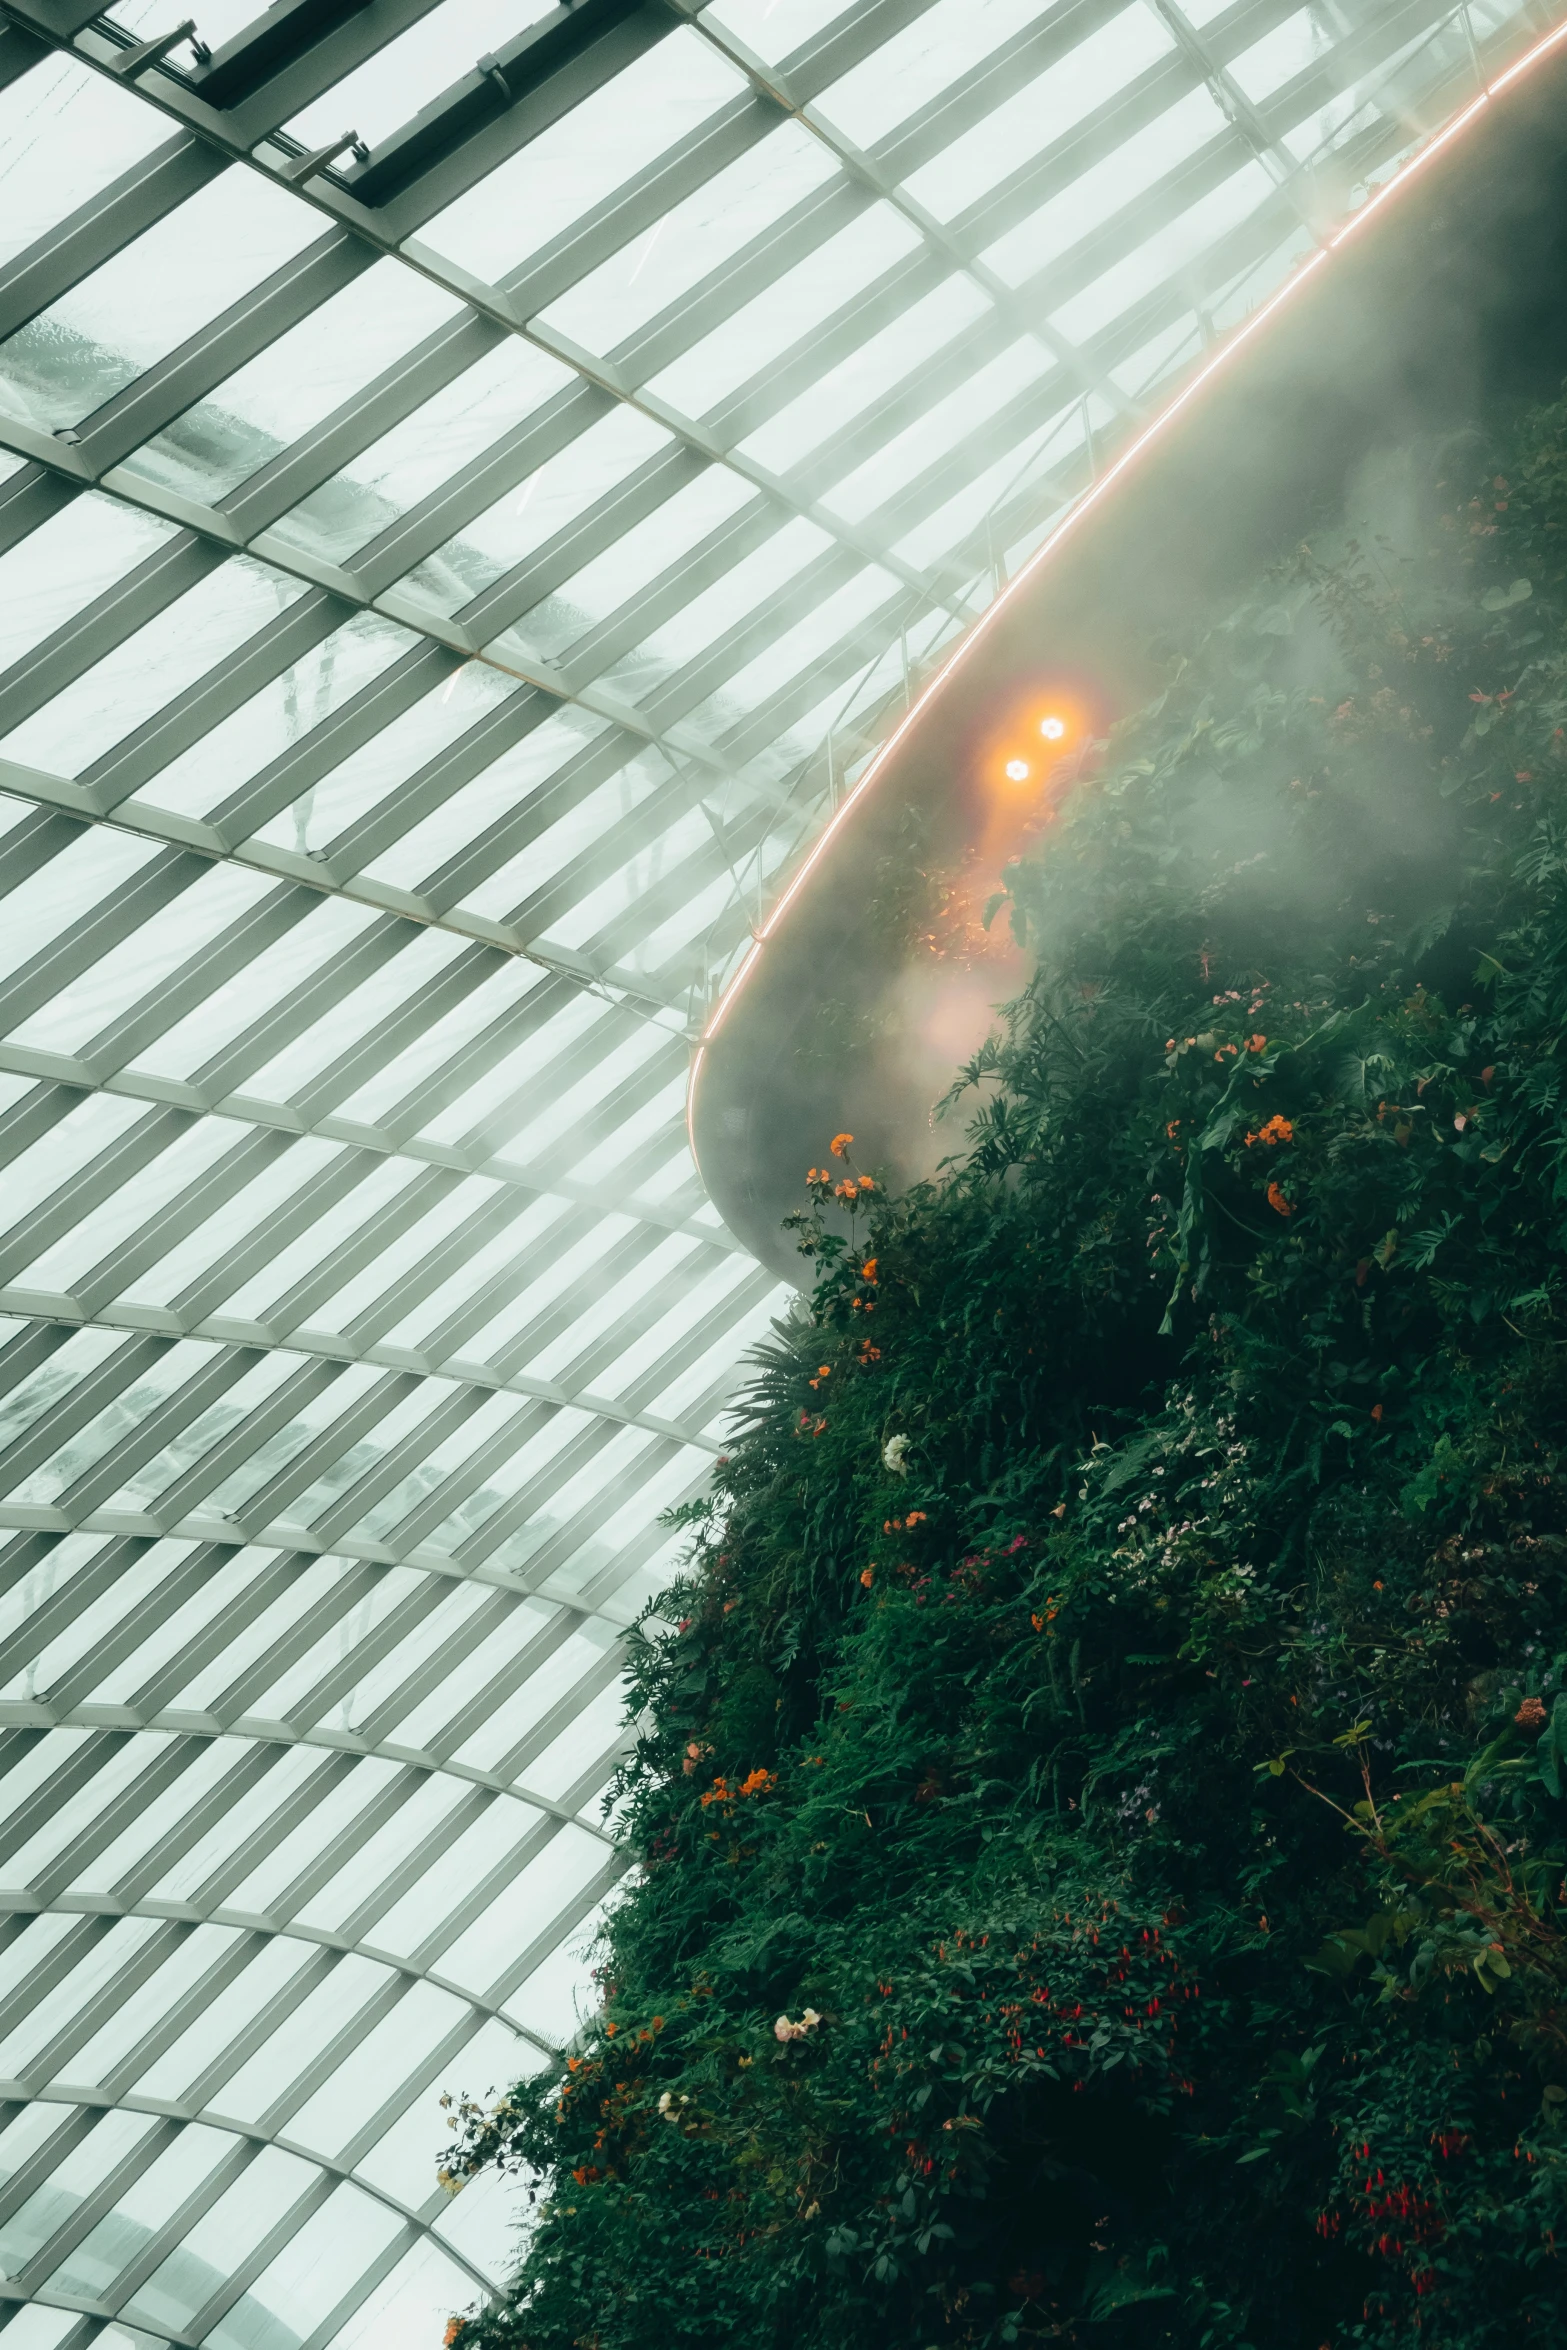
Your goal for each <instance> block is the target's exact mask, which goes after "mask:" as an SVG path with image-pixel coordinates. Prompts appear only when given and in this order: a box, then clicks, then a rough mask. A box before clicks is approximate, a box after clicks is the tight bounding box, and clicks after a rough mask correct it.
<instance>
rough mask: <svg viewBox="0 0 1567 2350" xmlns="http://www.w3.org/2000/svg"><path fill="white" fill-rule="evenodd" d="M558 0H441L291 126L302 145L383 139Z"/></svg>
mask: <svg viewBox="0 0 1567 2350" xmlns="http://www.w3.org/2000/svg"><path fill="white" fill-rule="evenodd" d="M555 5H556V0H441V4H440V6H439V7H438V8H432V9H431V11H430V13H429V15H428V16H424V17H421V18H420V20H419V21H418V23H417V24H414V25H410V27H409V29H408V30H407V32H405V33H400V34H398V36H397V38H396V39H395V40H391V41H388V42H387V44H386V47H385V48H384V49H378V50H377V51H376V52H375V55H374V56H373V57H371V58H369V59H367V61H366V62H365V63H364V64H363V65H361V66H356V67H355V69H354V71H353V72H352V73H350V74H347V75H345V77H344V78H343V80H342V81H340V82H334V83H333V84H332V87H331V88H330V89H329V90H326V91H324V92H323V93H322V95H321V96H320V97H319V98H316V99H313V100H312V101H311V103H310V104H309V105H308V106H307V107H305V108H304V110H303V112H301V113H299V114H295V115H292V116H291V117H290V118H289V120H288V121H287V122H286V123H285V124H284V125H283V128H284V129H285V130H286V131H287V132H288V134H289V136H290V138H294V139H297V140H298V141H299V143H300V145H301V146H302V147H306V148H313V147H324V146H326V145H327V144H328V142H329V141H330V140H332V139H335V138H338V137H340V136H341V135H342V133H343V131H344V130H345V129H348V128H350V127H351V128H352V129H354V130H356V131H357V132H358V133H359V136H360V138H361V139H362V140H363V141H364V143H365V145H366V146H367V147H375V146H377V145H379V143H380V142H381V140H383V139H384V138H386V137H387V136H388V135H389V133H391V132H392V131H395V130H397V129H399V128H400V127H401V125H402V124H403V123H405V122H407V121H408V120H409V119H410V118H411V117H412V116H413V115H416V114H417V113H418V112H419V111H420V109H421V107H424V106H427V105H428V104H429V102H430V99H431V97H432V96H433V95H434V93H435V92H436V91H438V90H444V89H446V88H447V87H448V86H449V85H450V84H451V83H452V82H455V81H458V80H460V79H461V77H462V75H463V74H465V73H466V72H467V71H468V70H469V68H470V67H471V66H472V64H473V62H474V60H475V59H476V58H478V57H481V56H484V55H486V54H487V53H489V52H490V51H492V50H495V49H499V48H501V47H503V46H504V44H505V43H506V42H508V41H514V40H515V39H516V37H517V35H518V34H519V33H521V32H525V31H526V30H527V28H528V26H529V25H530V24H535V23H537V21H538V19H539V18H540V17H541V16H547V15H548V14H549V12H550V10H551V8H553V7H554V6H555Z"/></svg>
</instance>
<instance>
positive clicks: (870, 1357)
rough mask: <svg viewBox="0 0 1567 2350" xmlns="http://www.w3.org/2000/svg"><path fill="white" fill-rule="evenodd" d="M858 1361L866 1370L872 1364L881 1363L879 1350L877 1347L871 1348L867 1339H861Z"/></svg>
mask: <svg viewBox="0 0 1567 2350" xmlns="http://www.w3.org/2000/svg"><path fill="white" fill-rule="evenodd" d="M859 1359H860V1361H861V1363H862V1364H863V1365H864V1366H865V1367H866V1368H867V1369H869V1367H870V1365H871V1364H872V1363H879V1362H880V1361H881V1348H880V1347H879V1346H872V1344H871V1342H870V1340H869V1339H868V1338H865V1339H862V1340H861V1341H860V1357H859Z"/></svg>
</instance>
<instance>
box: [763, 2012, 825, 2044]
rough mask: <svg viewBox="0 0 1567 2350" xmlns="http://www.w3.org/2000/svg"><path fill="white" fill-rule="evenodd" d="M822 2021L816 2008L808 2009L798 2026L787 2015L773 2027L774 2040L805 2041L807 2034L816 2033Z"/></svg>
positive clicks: (781, 2017) (782, 2016)
mask: <svg viewBox="0 0 1567 2350" xmlns="http://www.w3.org/2000/svg"><path fill="white" fill-rule="evenodd" d="M821 2020H822V2019H821V2017H820V2016H819V2015H818V2014H817V2012H816V2010H815V2008H814V2007H808V2008H807V2009H806V2011H805V2013H804V2014H803V2015H802V2016H801V2018H800V2020H799V2022H798V2023H797V2024H796V2023H791V2022H790V2020H789V2018H788V2017H787V2016H786V2015H781V2016H780V2017H779V2018H778V2021H777V2023H775V2024H774V2026H773V2038H774V2039H775V2040H783V2041H789V2040H803V2039H804V2038H805V2035H806V2033H807V2032H810V2031H814V2030H815V2028H816V2026H817V2025H818V2024H819V2023H820V2022H821Z"/></svg>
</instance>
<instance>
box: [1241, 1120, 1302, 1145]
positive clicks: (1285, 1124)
mask: <svg viewBox="0 0 1567 2350" xmlns="http://www.w3.org/2000/svg"><path fill="white" fill-rule="evenodd" d="M1294 1139H1295V1129H1294V1127H1293V1126H1292V1125H1291V1124H1290V1122H1289V1120H1288V1118H1280V1117H1273V1118H1270V1119H1269V1120H1268V1123H1267V1125H1266V1126H1259V1127H1258V1129H1257V1131H1256V1133H1255V1134H1248V1135H1247V1137H1246V1148H1247V1149H1248V1150H1250V1148H1251V1146H1252V1144H1253V1143H1254V1142H1265V1143H1268V1144H1269V1145H1273V1144H1277V1143H1281V1142H1293V1141H1294Z"/></svg>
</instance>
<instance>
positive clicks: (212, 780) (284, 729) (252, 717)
mask: <svg viewBox="0 0 1567 2350" xmlns="http://www.w3.org/2000/svg"><path fill="white" fill-rule="evenodd" d="M268 577H269V580H272V581H275V582H276V585H275V587H274V589H273V592H274V594H275V595H276V596H277V597H278V599H279V602H280V603H281V604H282V607H283V608H284V609H286V608H287V605H288V604H290V603H292V602H293V601H294V599H295V596H296V595H299V594H302V593H303V592H304V591H303V589H302V588H301V587H300V585H299V583H298V582H297V581H295V580H285V579H284V577H283V575H282V574H281V573H271V572H269V574H268ZM285 587H286V588H287V589H288V590H289V591H290V592H289V593H288V595H287V596H286V598H285V597H284V595H283V590H284V588H285ZM418 641H419V640H418V638H417V637H415V636H414V635H413V633H412V632H411V631H410V630H409V629H406V628H403V627H401V626H400V625H399V624H398V623H397V622H396V621H395V620H383V619H382V617H381V615H380V613H379V612H360V613H356V614H355V616H354V618H353V619H352V620H345V621H344V623H343V625H342V627H341V628H335V629H333V631H332V633H331V634H330V636H325V637H323V638H322V639H321V641H320V643H319V644H314V645H312V646H311V647H310V649H309V651H308V652H305V653H302V654H301V655H300V657H299V659H298V660H297V661H291V662H290V663H289V664H288V666H287V668H286V669H284V670H283V671H282V672H281V673H280V674H279V675H278V676H276V677H274V678H272V679H270V680H269V681H268V683H267V684H266V685H264V686H263V687H262V688H261V691H260V692H259V693H257V694H253V695H252V696H251V698H250V699H249V701H247V702H244V703H242V704H241V706H240V707H239V709H237V710H235V711H233V712H231V714H230V715H229V716H228V717H227V718H224V719H222V720H220V722H219V723H218V724H217V725H216V726H214V727H213V728H212V729H211V731H210V732H209V733H207V734H204V735H202V737H201V738H200V740H199V741H198V742H195V743H193V744H192V745H191V747H190V749H189V750H188V751H184V752H182V753H181V754H180V756H179V757H178V758H176V759H171V760H170V761H169V763H168V765H167V766H166V767H164V768H163V769H162V770H161V771H160V772H159V773H158V774H157V775H155V776H154V777H153V779H152V781H151V782H150V783H148V784H146V785H144V786H143V788H142V789H141V791H139V792H138V793H137V794H136V798H137V799H138V800H146V801H148V802H150V803H151V804H152V805H153V806H154V807H159V808H170V809H173V810H175V811H176V812H177V813H178V814H180V815H185V816H217V815H220V814H221V813H222V811H223V810H224V808H225V806H226V804H227V803H228V801H229V800H230V799H231V798H233V796H234V795H235V793H236V792H237V791H238V789H239V787H240V786H241V785H242V784H245V783H248V782H249V781H250V779H251V777H252V776H253V775H257V774H259V773H260V771H261V769H262V768H263V767H266V766H268V765H269V764H270V763H271V761H272V760H273V759H275V758H277V757H278V756H279V755H280V754H281V753H282V752H284V751H286V750H288V749H289V748H290V747H291V745H293V744H294V743H296V742H298V741H300V740H301V738H302V737H303V736H305V735H307V734H308V733H309V732H310V730H311V728H312V727H315V726H320V725H322V724H323V723H324V722H325V721H326V720H327V719H328V718H330V717H331V716H332V715H333V713H334V712H335V711H337V710H340V709H341V708H342V706H343V704H344V703H345V702H346V701H349V700H351V699H352V697H353V696H354V695H355V694H356V693H358V692H359V690H360V688H361V687H362V686H365V685H368V683H369V682H370V680H371V679H372V678H373V677H375V676H377V675H379V673H380V672H381V671H382V670H383V669H385V668H387V667H388V666H389V665H390V663H392V662H393V661H395V660H396V659H397V657H398V655H399V654H400V653H406V652H409V651H411V650H412V649H413V647H414V646H415V645H416V644H417V643H418ZM295 804H296V805H299V804H300V803H297V802H296V803H295ZM297 845H298V846H299V847H300V848H301V849H307V848H308V846H309V844H308V842H307V841H305V840H304V839H302V838H300V839H299V840H298V843H297Z"/></svg>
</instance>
